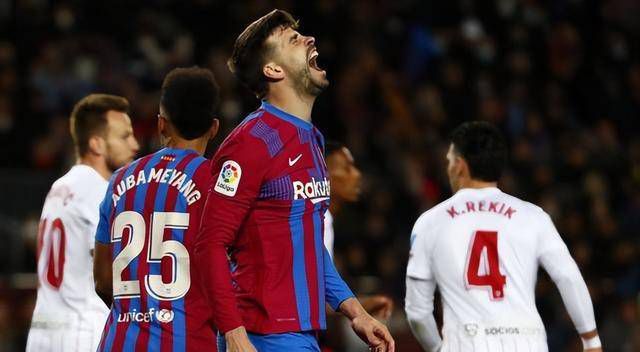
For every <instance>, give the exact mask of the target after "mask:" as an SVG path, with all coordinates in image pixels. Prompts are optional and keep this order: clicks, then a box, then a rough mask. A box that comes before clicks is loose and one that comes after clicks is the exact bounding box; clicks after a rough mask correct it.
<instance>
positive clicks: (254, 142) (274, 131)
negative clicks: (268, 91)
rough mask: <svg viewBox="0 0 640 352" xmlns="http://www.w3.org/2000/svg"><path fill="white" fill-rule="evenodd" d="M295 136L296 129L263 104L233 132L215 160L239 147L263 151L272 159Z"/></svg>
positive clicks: (223, 143)
mask: <svg viewBox="0 0 640 352" xmlns="http://www.w3.org/2000/svg"><path fill="white" fill-rule="evenodd" d="M295 134H296V132H295V129H293V128H288V127H287V126H286V124H285V123H283V121H282V120H281V119H278V118H277V117H276V116H274V114H273V113H271V112H269V111H267V109H265V108H264V104H263V106H261V107H260V108H259V109H258V110H256V111H254V112H252V113H251V114H249V115H248V116H247V117H246V118H245V119H244V120H243V121H242V122H241V123H240V124H239V125H238V126H236V128H234V129H233V131H231V133H230V134H229V136H227V138H226V139H225V140H224V142H222V145H221V146H220V149H219V152H218V153H217V154H216V157H215V158H214V159H217V158H218V157H219V156H221V155H223V154H225V153H226V152H229V151H231V150H234V149H235V148H238V147H240V148H242V149H244V150H251V151H252V152H254V153H256V152H261V151H262V152H264V154H265V155H266V156H267V157H268V158H272V157H274V156H275V155H277V154H278V153H280V151H281V150H282V149H283V148H284V145H285V144H286V141H287V140H289V139H290V138H292V136H293V135H295Z"/></svg>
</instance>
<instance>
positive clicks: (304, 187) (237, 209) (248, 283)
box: [196, 102, 353, 334]
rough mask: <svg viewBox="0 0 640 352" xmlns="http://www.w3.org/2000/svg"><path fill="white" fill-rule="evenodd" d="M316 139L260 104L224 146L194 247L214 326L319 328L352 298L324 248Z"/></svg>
mask: <svg viewBox="0 0 640 352" xmlns="http://www.w3.org/2000/svg"><path fill="white" fill-rule="evenodd" d="M323 149H324V139H323V136H322V134H321V133H320V132H319V131H318V130H317V129H316V128H315V127H314V126H313V125H312V124H311V123H309V122H307V121H304V120H302V119H300V118H298V117H296V116H293V115H290V114H288V113H286V112H284V111H282V110H280V109H278V108H277V107H275V106H273V105H271V104H269V103H267V102H263V103H262V106H261V107H260V109H258V110H257V111H255V112H254V113H252V114H250V115H249V116H248V117H247V118H246V119H245V120H244V121H243V122H242V123H241V124H240V125H239V126H238V127H236V128H235V129H234V131H233V132H232V133H231V134H230V135H229V136H228V137H227V139H226V140H225V141H224V142H223V144H222V145H221V147H220V149H219V150H218V152H217V153H216V155H215V156H214V158H213V160H212V164H211V170H212V172H213V178H212V180H213V184H212V185H211V190H210V192H209V194H208V198H207V202H206V205H205V210H204V212H203V218H202V228H201V232H200V234H199V236H198V240H197V244H196V257H197V261H198V267H199V268H200V269H201V273H202V274H203V275H204V276H203V277H202V283H203V284H204V286H205V293H206V294H207V296H208V297H209V300H210V304H211V306H212V308H213V310H212V313H213V316H214V321H215V323H216V326H217V327H218V328H219V329H220V331H221V332H223V333H224V332H227V331H229V330H232V329H234V328H237V327H239V326H240V325H244V326H245V327H246V329H247V330H248V331H249V332H252V333H258V334H272V333H285V332H300V331H312V330H321V329H325V326H326V323H325V320H326V319H325V314H326V313H325V304H326V303H328V304H329V305H330V306H331V307H332V308H333V309H337V308H338V307H339V305H340V303H342V302H343V301H344V300H346V299H348V298H350V297H353V293H352V292H351V290H350V289H349V288H348V287H347V285H346V284H345V283H344V281H343V280H342V278H340V276H339V274H338V273H337V271H336V269H335V267H334V266H333V263H332V261H331V258H330V257H329V254H328V253H327V250H326V248H325V247H324V244H323V233H324V214H325V212H326V210H327V208H328V206H329V197H330V189H331V188H330V183H329V178H328V176H327V167H326V165H325V163H324V156H323Z"/></svg>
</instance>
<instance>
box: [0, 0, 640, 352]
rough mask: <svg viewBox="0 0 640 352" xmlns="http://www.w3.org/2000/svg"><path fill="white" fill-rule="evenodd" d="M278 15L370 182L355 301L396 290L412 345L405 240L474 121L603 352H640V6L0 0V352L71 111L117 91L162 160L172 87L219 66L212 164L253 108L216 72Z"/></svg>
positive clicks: (550, 316) (9, 335)
mask: <svg viewBox="0 0 640 352" xmlns="http://www.w3.org/2000/svg"><path fill="white" fill-rule="evenodd" d="M274 7H277V8H281V9H285V10H288V11H290V12H292V13H293V14H294V16H295V17H296V18H299V19H300V23H301V31H302V32H303V33H305V34H311V35H313V36H314V37H315V38H316V41H317V42H316V45H317V47H318V50H319V53H320V56H319V58H318V62H319V64H320V66H321V67H323V68H326V69H327V71H328V74H329V79H330V81H331V86H330V87H329V88H328V90H327V91H326V92H325V93H323V94H322V95H321V96H320V97H319V99H318V101H317V103H316V107H315V109H314V113H313V119H314V123H315V124H316V125H317V126H319V128H320V130H321V131H323V132H324V134H325V136H326V137H327V139H332V140H338V141H342V142H344V143H345V144H346V145H347V146H349V148H350V149H351V150H352V152H353V154H354V156H355V159H356V163H357V164H358V166H359V167H360V168H361V169H362V171H363V173H364V175H365V188H364V189H365V191H364V194H363V199H362V200H361V201H360V202H358V203H357V204H352V205H350V206H348V207H347V208H345V209H344V211H343V212H342V213H341V214H339V215H338V216H337V217H336V219H335V233H336V240H335V244H336V261H337V264H338V267H339V269H340V270H341V272H342V273H343V274H344V275H345V276H346V278H347V279H348V281H349V282H350V283H351V285H352V287H353V288H354V290H355V291H356V292H358V293H359V294H368V293H385V294H388V295H390V296H391V297H393V299H394V300H395V302H396V306H397V309H396V313H395V314H394V315H393V317H392V319H391V321H390V322H389V324H390V326H391V329H392V331H393V332H394V334H395V335H396V339H397V341H398V342H399V345H400V350H401V351H415V350H417V345H416V344H415V342H414V341H413V339H412V337H411V335H410V333H409V332H408V330H407V327H406V324H405V323H404V315H403V313H402V306H403V302H402V301H403V297H404V271H405V265H406V261H407V256H408V246H409V235H410V232H411V227H412V225H413V222H414V221H415V219H416V218H417V216H418V215H419V214H420V213H421V212H423V211H425V210H427V209H429V208H430V207H432V206H433V205H435V204H437V203H438V202H440V201H442V200H444V199H446V198H448V197H449V196H450V189H449V186H448V183H447V180H446V173H445V167H446V164H445V157H444V155H445V152H446V148H447V147H448V145H447V135H448V133H449V132H450V131H451V130H452V129H453V128H454V127H455V126H456V125H457V124H459V123H460V122H462V121H466V120H471V119H479V120H486V121H490V122H492V123H494V124H496V125H497V126H499V127H500V128H501V129H502V130H503V131H504V133H505V134H506V135H507V137H508V140H509V144H510V150H511V155H510V162H509V167H508V171H507V172H506V174H505V176H504V177H503V179H502V180H501V188H502V189H503V190H504V191H506V192H508V193H511V194H513V195H516V196H518V197H521V198H524V199H525V200H528V201H531V202H534V203H536V204H539V205H541V206H542V207H543V208H544V209H545V210H546V211H547V212H548V213H550V214H551V215H552V217H553V219H554V221H555V223H556V226H557V227H558V230H559V231H560V233H561V234H562V236H563V238H564V240H565V241H566V242H567V244H568V245H569V248H570V250H571V253H572V254H573V256H574V257H575V259H576V261H577V262H578V264H579V266H580V268H581V270H582V272H583V275H584V276H585V279H586V281H587V284H588V286H589V289H590V291H591V294H592V298H593V301H594V305H595V310H596V316H597V320H598V326H599V329H600V332H601V336H602V341H603V344H604V347H605V350H606V351H624V352H627V351H634V352H635V351H640V297H639V295H638V292H639V291H640V237H639V236H638V229H640V138H638V137H639V136H640V2H637V1H634V0H611V1H606V2H600V1H591V0H555V1H543V0H526V1H518V0H491V1H477V2H476V1H471V0H457V1H424V0H400V1H375V2H374V1H339V0H322V1H315V2H307V1H304V2H302V1H297V2H296V1H292V0H291V1H259V0H254V1H225V2H222V1H214V0H183V1H170V0H149V1H140V2H132V1H124V0H113V1H80V0H76V1H73V0H68V1H64V0H63V1H46V0H17V1H13V2H10V1H0V29H1V31H0V148H1V150H2V153H0V167H1V170H2V171H1V172H0V174H1V175H0V180H1V181H2V182H3V183H4V184H3V188H7V189H6V190H4V191H2V192H3V193H1V194H2V195H3V197H4V202H3V203H2V205H0V219H2V223H3V225H5V226H4V227H5V229H2V230H0V235H1V236H3V241H2V243H3V245H2V247H3V248H2V247H0V249H1V250H2V253H11V254H10V255H7V256H5V257H4V258H3V259H1V260H0V261H2V263H3V265H2V266H3V268H2V270H1V272H2V276H0V352H1V351H13V350H16V351H18V350H21V349H22V343H23V342H24V339H25V336H26V335H25V334H26V329H27V327H28V325H29V319H30V314H31V310H30V309H31V307H32V304H33V299H34V297H33V296H34V293H35V291H34V286H33V285H30V284H29V283H30V282H32V281H33V280H31V281H30V280H29V276H28V275H25V273H30V272H34V271H35V265H34V263H35V256H34V255H33V246H34V244H33V242H34V237H35V232H36V231H35V227H36V226H37V218H38V216H39V211H40V206H41V204H42V200H43V199H44V194H45V192H46V191H47V188H48V186H49V185H50V183H51V182H52V181H53V180H54V179H55V178H57V177H59V176H60V175H61V174H62V173H64V172H65V171H66V169H67V168H68V167H69V165H71V164H72V163H73V162H74V156H73V153H72V148H71V143H70V136H69V132H68V115H69V112H70V109H71V107H72V105H73V104H74V103H75V102H76V101H77V100H78V99H79V98H81V97H83V96H85V95H86V94H88V93H91V92H107V93H112V94H119V95H122V96H125V97H126V98H128V99H129V101H130V102H131V104H132V111H131V114H130V115H131V116H132V119H133V123H134V129H135V133H136V137H137V138H138V139H139V141H140V142H141V144H142V145H143V147H144V148H143V153H146V152H148V151H151V150H154V149H155V148H157V147H158V139H157V137H156V129H155V125H156V115H157V112H158V98H159V96H158V94H159V88H160V84H161V82H162V78H163V77H164V75H165V74H166V73H167V72H168V71H169V70H170V69H171V68H173V67H176V66H191V65H195V64H197V65H199V66H201V67H207V68H210V69H211V70H212V71H213V72H214V73H215V75H216V78H217V80H218V82H219V84H220V86H221V88H222V105H221V107H220V112H219V113H220V118H221V120H222V127H223V129H222V132H221V133H220V135H219V136H218V137H217V138H216V141H215V143H213V145H212V146H211V150H210V152H209V155H211V154H212V153H213V151H214V149H215V147H216V146H217V145H218V144H219V143H220V141H221V140H222V139H223V138H224V137H225V136H226V134H227V133H228V132H229V131H230V130H231V129H232V128H233V127H234V126H235V125H236V124H237V123H238V122H239V121H241V119H242V118H243V116H244V115H246V114H247V113H248V112H250V111H252V110H253V109H255V108H256V107H257V106H258V104H259V103H258V101H256V99H255V97H253V96H252V95H251V94H250V93H249V92H248V91H247V90H246V89H244V88H243V87H241V86H240V85H239V84H238V83H237V82H236V80H235V79H234V78H233V76H232V75H231V74H230V73H229V71H228V69H227V67H226V64H225V62H226V59H227V57H228V56H229V54H230V52H231V47H232V44H233V41H234V40H235V38H236V36H237V35H238V34H239V32H240V31H241V30H242V29H243V28H244V27H245V25H246V24H248V23H249V22H250V21H252V20H253V19H255V18H257V17H259V16H262V15H263V14H265V13H266V12H268V11H269V10H271V9H272V8H274ZM34 224H35V226H34ZM5 238H6V239H7V240H6V241H5ZM537 290H538V308H539V310H540V312H541V314H542V317H543V320H544V322H545V324H546V326H547V331H548V336H549V346H550V350H551V351H580V350H581V345H580V342H579V339H578V338H577V334H576V333H575V331H574V328H573V325H572V324H571V322H570V320H569V318H568V316H567V314H566V313H565V310H564V306H563V305H562V301H561V299H560V296H559V294H558V293H557V290H556V289H555V287H554V285H553V284H552V283H551V281H550V280H549V279H548V278H547V277H546V276H545V275H544V274H543V275H541V278H540V283H539V285H538V288H537ZM337 346H338V347H337V348H336V350H337V351H340V350H349V349H348V347H344V344H343V343H342V345H341V343H340V342H338V345H337ZM340 346H342V347H340Z"/></svg>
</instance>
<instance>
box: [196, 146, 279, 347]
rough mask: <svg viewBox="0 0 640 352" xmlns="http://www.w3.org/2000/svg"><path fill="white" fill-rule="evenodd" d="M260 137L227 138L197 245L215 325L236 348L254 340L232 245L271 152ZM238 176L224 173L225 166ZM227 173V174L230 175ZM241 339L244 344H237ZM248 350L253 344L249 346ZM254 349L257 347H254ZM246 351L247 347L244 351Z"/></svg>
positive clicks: (214, 165)
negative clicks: (237, 286)
mask: <svg viewBox="0 0 640 352" xmlns="http://www.w3.org/2000/svg"><path fill="white" fill-rule="evenodd" d="M259 143H262V142H261V141H253V143H252V141H251V140H248V141H228V143H227V145H225V146H223V147H222V149H221V150H220V151H219V152H218V154H217V155H216V157H215V158H214V161H213V163H212V172H213V173H214V174H213V180H214V183H213V184H212V186H211V189H210V190H209V193H208V196H207V200H206V203H205V208H204V212H203V215H202V223H201V228H200V232H199V234H198V238H197V240H196V245H195V260H196V264H195V265H198V267H199V268H201V269H200V275H201V281H202V283H203V289H204V292H205V294H206V295H207V297H208V299H209V302H210V305H211V307H212V312H213V321H214V323H215V325H216V327H217V328H218V329H219V330H220V331H221V332H222V333H223V334H224V335H225V338H226V339H227V345H228V347H229V348H230V349H231V346H234V345H235V344H236V343H239V344H240V345H241V347H242V346H244V345H246V343H249V340H248V337H247V334H246V332H245V330H244V327H243V323H242V319H241V316H240V312H239V310H238V306H237V300H236V298H235V293H234V291H233V287H232V284H231V282H232V281H231V273H230V271H229V262H228V259H227V248H229V247H232V246H233V245H234V243H235V240H236V236H237V234H238V229H239V228H240V226H241V225H242V223H243V221H244V219H245V217H246V215H247V214H248V212H249V210H250V207H251V205H252V203H253V201H254V200H255V199H256V197H257V196H258V194H259V191H260V187H261V184H262V179H263V177H264V174H265V172H266V170H267V169H268V163H269V160H270V156H269V154H268V153H267V150H266V148H265V147H264V144H262V145H260V144H259ZM227 165H229V166H232V167H233V168H232V170H233V171H235V174H233V172H232V174H227V175H226V176H223V175H222V172H221V171H223V170H225V168H226V166H227ZM227 176H228V177H227ZM238 341H240V342H238ZM246 348H249V347H246ZM251 348H252V347H251ZM239 350H243V349H239Z"/></svg>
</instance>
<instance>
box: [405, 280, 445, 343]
mask: <svg viewBox="0 0 640 352" xmlns="http://www.w3.org/2000/svg"><path fill="white" fill-rule="evenodd" d="M435 290H436V283H435V281H433V280H420V279H414V278H411V277H407V295H406V297H405V301H404V309H405V312H406V313H407V320H408V321H409V327H411V332H413V336H415V338H416V340H418V342H419V343H420V345H421V346H422V348H423V349H424V350H425V351H429V352H435V351H438V350H439V349H440V346H441V345H442V339H441V338H440V333H439V332H438V326H437V324H436V319H435V318H434V317H433V297H434V293H435Z"/></svg>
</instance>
